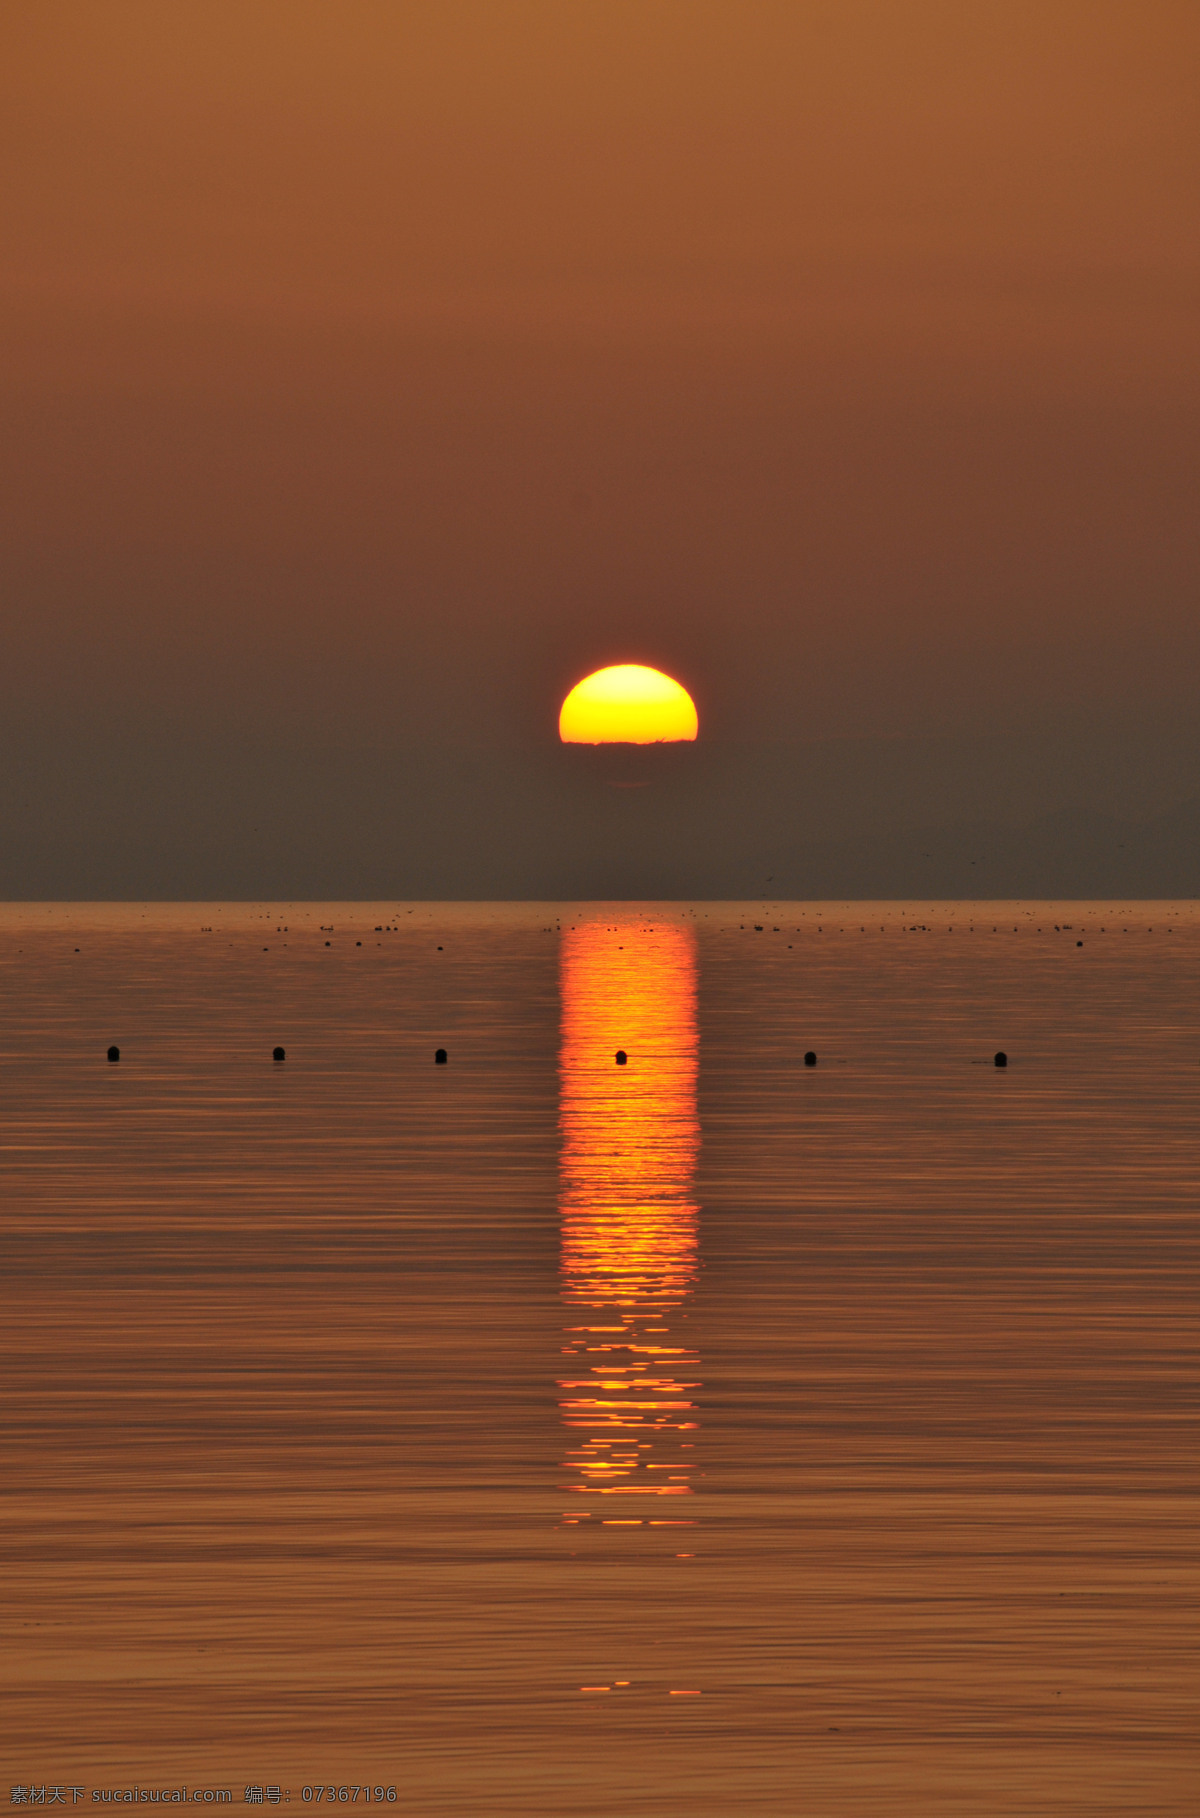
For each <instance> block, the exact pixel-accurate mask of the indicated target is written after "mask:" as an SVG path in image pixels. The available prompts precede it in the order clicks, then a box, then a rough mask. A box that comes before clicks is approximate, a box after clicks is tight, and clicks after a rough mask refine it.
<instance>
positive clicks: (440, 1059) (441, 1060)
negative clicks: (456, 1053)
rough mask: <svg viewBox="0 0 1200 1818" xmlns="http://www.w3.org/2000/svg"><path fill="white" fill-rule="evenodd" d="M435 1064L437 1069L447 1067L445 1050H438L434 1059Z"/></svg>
mask: <svg viewBox="0 0 1200 1818" xmlns="http://www.w3.org/2000/svg"><path fill="white" fill-rule="evenodd" d="M433 1064H434V1066H435V1067H444V1066H445V1065H446V1050H445V1049H444V1048H439V1049H438V1051H437V1053H436V1054H435V1055H434V1057H433Z"/></svg>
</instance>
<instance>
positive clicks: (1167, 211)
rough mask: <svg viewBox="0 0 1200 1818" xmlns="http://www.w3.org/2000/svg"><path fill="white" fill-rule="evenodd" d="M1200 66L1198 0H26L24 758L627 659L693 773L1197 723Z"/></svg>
mask: <svg viewBox="0 0 1200 1818" xmlns="http://www.w3.org/2000/svg"><path fill="white" fill-rule="evenodd" d="M1198 50H1200V8H1198V7H1197V6H1196V4H1195V0H1078V3H1075V0H1031V3H1028V4H1026V3H1025V0H994V3H993V0H973V3H972V4H970V5H963V4H962V0H894V3H893V0H811V3H806V0H781V3H778V4H777V3H776V0H728V3H725V0H722V3H714V0H678V3H676V0H570V4H564V3H563V0H465V3H462V0H420V3H412V4H405V3H404V0H388V3H387V4H373V3H364V0H321V3H317V4H311V3H307V0H171V4H170V5H163V4H162V0H145V3H139V0H135V3H124V0H103V4H99V5H98V4H96V0H66V3H63V0H9V3H8V4H7V5H6V6H5V7H4V8H3V12H2V14H0V133H2V135H3V152H2V168H3V174H4V184H3V216H2V220H0V304H2V308H3V321H2V322H0V360H2V363H3V396H2V398H0V408H2V410H3V416H4V422H5V429H6V433H5V436H4V439H3V457H2V458H3V462H4V473H3V484H2V487H0V538H2V549H3V661H2V665H0V689H2V691H3V692H2V696H0V706H2V708H3V714H4V717H5V719H6V721H7V722H8V725H9V727H10V728H13V727H17V728H20V729H21V737H22V738H26V739H30V740H33V741H34V744H35V745H36V742H37V740H39V739H43V740H47V741H50V742H56V743H57V742H61V741H66V742H67V743H68V744H70V742H71V740H72V739H73V738H74V737H76V736H79V737H83V736H84V734H82V733H79V732H78V729H79V728H81V727H86V728H87V729H88V730H87V733H86V736H87V737H88V738H92V737H95V736H97V733H96V728H97V727H99V728H101V729H103V728H104V727H106V726H120V727H123V728H126V729H128V728H130V727H135V728H136V727H137V726H138V725H141V724H143V723H144V724H146V725H150V724H151V723H153V725H154V726H155V727H157V728H158V730H157V731H156V732H155V734H154V737H155V738H159V737H161V736H162V728H163V727H164V726H166V727H178V728H181V729H186V736H187V739H188V740H189V741H193V742H196V741H198V743H199V747H200V748H202V747H203V745H204V741H205V739H206V738H211V739H212V740H214V741H228V740H229V739H230V738H233V737H235V736H237V737H241V736H243V734H245V733H246V732H247V730H248V729H253V731H254V732H255V734H256V735H257V736H260V737H263V738H266V739H271V738H273V737H277V738H278V739H279V740H280V741H285V742H286V741H294V740H295V739H296V738H297V737H302V738H303V739H304V740H306V741H307V742H308V743H309V744H310V746H311V748H312V750H313V751H314V752H319V751H320V750H321V749H323V748H325V747H328V748H330V749H331V750H332V749H334V748H339V747H343V746H345V745H346V743H347V742H350V743H364V742H365V743H368V744H370V743H375V744H377V745H379V746H380V747H386V748H395V749H400V748H402V747H404V746H408V745H411V744H413V743H418V742H419V743H422V744H424V745H426V746H429V745H437V746H442V745H462V744H466V745H469V746H471V747H473V748H482V749H484V750H485V751H486V750H487V749H490V748H495V749H497V750H499V749H501V748H505V749H507V748H510V747H514V746H525V747H528V746H531V745H537V744H538V743H540V742H544V741H546V740H548V739H551V738H552V737H553V729H554V724H555V718H556V714H557V709H558V705H559V701H560V699H561V696H562V694H563V693H564V692H565V690H566V688H567V687H568V686H569V685H570V684H571V683H572V682H573V681H575V680H577V679H578V678H579V676H580V675H582V674H583V673H585V672H586V671H587V670H589V669H591V668H594V667H597V666H598V665H600V664H602V663H606V662H612V661H617V660H643V661H650V662H653V663H655V664H657V665H659V666H661V667H663V668H666V669H668V670H669V671H671V672H672V673H674V674H676V675H678V676H679V677H680V679H682V680H683V681H684V682H685V683H686V684H687V685H688V686H689V687H690V688H691V689H692V691H693V693H694V694H695V696H696V699H697V701H698V704H699V707H700V711H701V722H702V736H703V737H705V738H706V739H713V740H718V741H720V740H732V741H756V740H761V741H766V742H771V743H779V742H785V743H786V742H795V741H807V740H818V739H819V740H824V739H847V738H848V739H861V738H878V737H885V738H886V737H931V736H950V737H953V736H959V735H966V734H980V735H988V736H991V735H995V736H999V737H1024V736H1026V735H1031V734H1033V735H1038V736H1042V735H1052V734H1053V733H1054V732H1055V730H1056V729H1057V728H1061V727H1062V726H1064V725H1067V724H1070V723H1073V722H1074V721H1075V720H1076V719H1079V718H1080V717H1082V718H1087V717H1088V716H1094V715H1104V714H1110V713H1116V714H1121V715H1124V716H1125V717H1126V718H1127V719H1128V720H1130V721H1131V723H1133V724H1135V725H1136V724H1141V723H1144V724H1145V725H1147V726H1150V725H1152V724H1153V723H1154V722H1155V721H1157V720H1159V719H1161V718H1162V716H1164V715H1167V716H1170V715H1178V714H1179V713H1180V712H1181V711H1183V710H1185V709H1186V710H1188V711H1190V702H1191V699H1192V696H1193V694H1194V692H1195V689H1196V683H1197V679H1198V676H1197V672H1198V668H1200V613H1198V612H1197V578H1198V575H1197V571H1198V566H1200V564H1198V552H1197V536H1196V524H1197V512H1196V496H1195V476H1196V457H1197V447H1196V442H1197V437H1196V405H1197V390H1198V385H1197V378H1198V373H1197V335H1196V302H1197V283H1196V278H1197V265H1198V262H1200V236H1198V235H1197V231H1196V223H1197V219H1198V218H1200V213H1198V206H1197V205H1198V202H1200V184H1198V181H1197V178H1198V163H1197V142H1198V139H1200V110H1198V109H1197V106H1196V70H1197V67H1198V62H1197V52H1198ZM73 729H74V730H73ZM100 736H103V731H102V730H101V734H100ZM147 737H148V738H149V737H150V735H149V734H147ZM147 750H148V751H149V745H148V746H147ZM147 761H150V760H149V759H148V760H147Z"/></svg>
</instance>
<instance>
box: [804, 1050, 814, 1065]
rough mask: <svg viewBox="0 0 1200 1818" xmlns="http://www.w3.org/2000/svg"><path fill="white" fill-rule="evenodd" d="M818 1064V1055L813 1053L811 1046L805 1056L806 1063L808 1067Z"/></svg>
mask: <svg viewBox="0 0 1200 1818" xmlns="http://www.w3.org/2000/svg"><path fill="white" fill-rule="evenodd" d="M816 1064H817V1057H816V1055H815V1054H814V1053H813V1051H812V1049H811V1048H810V1049H809V1051H808V1053H807V1054H806V1055H805V1056H804V1065H805V1066H806V1067H815V1066H816Z"/></svg>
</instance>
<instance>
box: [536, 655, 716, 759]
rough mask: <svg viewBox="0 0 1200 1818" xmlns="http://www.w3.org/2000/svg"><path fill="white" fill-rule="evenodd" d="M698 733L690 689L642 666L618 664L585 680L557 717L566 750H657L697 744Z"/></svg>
mask: <svg viewBox="0 0 1200 1818" xmlns="http://www.w3.org/2000/svg"><path fill="white" fill-rule="evenodd" d="M698 730H699V721H698V719H697V717H696V708H695V704H694V702H693V700H692V697H691V695H690V694H689V693H688V691H687V689H686V688H684V687H681V685H680V684H679V683H678V682H676V681H673V680H672V679H671V677H670V676H669V675H664V674H663V673H662V671H661V670H660V669H648V668H646V666H645V665H644V664H642V663H614V664H612V665H611V667H610V668H608V669H597V670H596V671H595V673H594V674H593V675H589V676H585V677H584V679H583V681H582V682H577V683H576V684H575V686H574V688H572V690H571V692H570V694H569V695H568V696H567V698H566V700H565V701H564V702H563V704H562V711H561V712H560V714H559V716H558V736H559V738H560V739H562V741H563V743H564V744H566V745H610V744H625V745H656V744H659V743H666V742H667V741H674V740H682V739H694V738H695V736H696V733H697V732H698Z"/></svg>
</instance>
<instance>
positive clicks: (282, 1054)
mask: <svg viewBox="0 0 1200 1818" xmlns="http://www.w3.org/2000/svg"><path fill="white" fill-rule="evenodd" d="M271 1059H272V1060H273V1061H281V1060H286V1059H287V1050H286V1048H272V1050H271Z"/></svg>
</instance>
